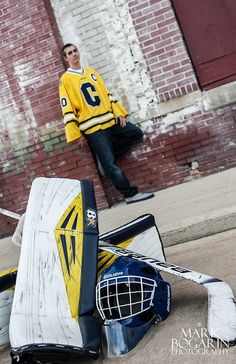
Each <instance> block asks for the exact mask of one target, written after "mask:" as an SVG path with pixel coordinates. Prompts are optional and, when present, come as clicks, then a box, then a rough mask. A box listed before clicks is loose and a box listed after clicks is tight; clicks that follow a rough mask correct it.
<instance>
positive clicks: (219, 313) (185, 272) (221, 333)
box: [0, 209, 236, 344]
mask: <svg viewBox="0 0 236 364" xmlns="http://www.w3.org/2000/svg"><path fill="white" fill-rule="evenodd" d="M0 213H2V214H4V215H7V216H10V217H12V218H15V219H17V220H19V219H20V217H21V216H20V215H19V214H16V213H14V212H11V211H8V210H5V209H0ZM99 249H100V250H103V251H106V252H109V253H112V254H115V255H118V256H126V257H130V258H133V259H136V260H141V261H143V262H146V263H147V264H149V265H150V266H152V267H154V268H155V269H158V270H161V271H164V272H166V273H169V274H173V275H176V276H178V277H181V278H185V279H189V280H191V281H194V282H196V283H199V284H201V285H202V286H204V287H205V288H206V289H207V291H208V331H209V335H210V336H211V337H212V338H218V339H220V340H222V341H223V342H225V343H229V342H230V344H235V343H236V304H235V298H234V294H233V291H232V289H231V287H230V286H229V285H228V284H227V283H225V282H223V281H221V280H220V279H218V278H214V277H211V276H208V275H205V274H202V273H198V272H195V271H191V270H190V269H187V268H184V267H180V266H177V265H174V264H171V263H168V262H162V261H160V260H157V259H153V258H149V257H147V256H145V255H141V254H138V253H135V252H132V251H130V250H127V249H122V248H119V247H118V246H115V245H112V244H109V243H106V242H103V241H99Z"/></svg>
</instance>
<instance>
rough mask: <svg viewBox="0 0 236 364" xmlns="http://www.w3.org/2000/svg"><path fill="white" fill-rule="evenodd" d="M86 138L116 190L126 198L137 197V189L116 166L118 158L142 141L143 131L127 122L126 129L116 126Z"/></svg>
mask: <svg viewBox="0 0 236 364" xmlns="http://www.w3.org/2000/svg"><path fill="white" fill-rule="evenodd" d="M85 137H86V139H87V141H88V144H89V146H90V148H91V149H92V151H93V152H94V153H95V154H96V156H97V157H98V159H99V161H100V163H101V165H102V167H103V169H104V171H105V174H106V175H107V177H108V178H109V179H110V180H111V182H112V183H113V185H114V186H115V188H116V189H117V190H118V191H120V192H121V193H122V195H123V196H124V197H125V198H127V197H131V196H134V195H136V193H137V192H138V189H137V187H135V186H131V185H130V182H129V180H128V178H127V177H126V175H125V174H124V172H123V171H122V170H121V169H120V167H119V166H118V165H117V164H116V158H117V157H119V156H121V155H123V154H124V153H127V152H128V151H129V150H130V149H131V148H132V147H133V146H134V145H135V144H137V143H138V142H140V141H141V139H142V137H143V132H142V130H141V129H139V128H138V127H137V126H136V125H134V124H132V123H129V122H127V124H126V126H125V127H124V128H122V127H121V126H120V125H119V124H116V125H114V126H112V127H111V128H108V129H105V130H98V131H96V132H95V133H92V134H86V135H85Z"/></svg>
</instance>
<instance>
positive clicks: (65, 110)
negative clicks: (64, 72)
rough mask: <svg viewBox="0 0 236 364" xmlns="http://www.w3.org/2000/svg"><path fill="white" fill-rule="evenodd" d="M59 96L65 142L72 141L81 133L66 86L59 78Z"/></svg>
mask: <svg viewBox="0 0 236 364" xmlns="http://www.w3.org/2000/svg"><path fill="white" fill-rule="evenodd" d="M59 96H60V104H61V110H62V114H63V116H64V125H65V134H66V141H67V143H73V142H75V141H76V140H77V139H79V138H80V137H81V135H82V133H81V131H80V129H79V123H78V119H77V116H76V115H75V111H74V108H73V106H72V103H71V101H70V98H69V95H68V92H67V90H66V86H65V84H64V82H63V80H61V82H60V86H59Z"/></svg>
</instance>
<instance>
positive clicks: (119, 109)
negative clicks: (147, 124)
mask: <svg viewBox="0 0 236 364" xmlns="http://www.w3.org/2000/svg"><path fill="white" fill-rule="evenodd" d="M95 72H96V71H95ZM96 77H97V78H98V80H99V82H100V84H102V85H103V87H104V89H105V91H106V93H107V95H108V97H109V100H110V103H111V109H112V113H113V115H114V117H115V119H116V118H118V117H119V116H127V115H128V112H127V111H126V110H125V108H124V107H123V106H122V105H121V104H120V102H119V101H117V100H116V99H115V97H114V96H113V95H112V94H111V93H110V92H109V91H108V89H107V87H106V85H105V83H104V81H103V79H102V77H101V76H100V75H99V74H98V73H97V72H96Z"/></svg>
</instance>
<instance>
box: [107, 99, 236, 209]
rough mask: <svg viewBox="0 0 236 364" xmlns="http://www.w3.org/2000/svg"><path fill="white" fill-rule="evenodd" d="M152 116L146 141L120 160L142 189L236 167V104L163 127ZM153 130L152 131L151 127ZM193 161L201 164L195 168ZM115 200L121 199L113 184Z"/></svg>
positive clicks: (181, 119)
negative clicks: (192, 166) (193, 167)
mask: <svg viewBox="0 0 236 364" xmlns="http://www.w3.org/2000/svg"><path fill="white" fill-rule="evenodd" d="M163 122H164V119H163V120H162V119H161V118H160V119H158V120H153V125H152V126H151V127H149V129H150V132H146V134H145V139H146V140H145V142H144V143H143V144H141V145H140V146H139V148H137V149H135V150H134V151H133V153H131V154H129V155H127V156H126V157H125V158H123V159H122V160H121V161H120V165H121V166H122V168H123V170H124V171H126V173H127V176H128V177H129V178H130V180H132V181H133V182H134V183H135V184H137V185H138V186H139V188H140V190H141V191H157V190H161V189H163V188H167V187H170V186H173V185H177V184H180V183H183V182H188V181H191V180H192V179H194V178H199V177H203V176H206V175H209V174H212V173H216V172H219V171H222V170H224V169H228V168H232V167H236V157H235V156H236V105H231V106H228V107H224V108H219V109H217V110H214V111H211V112H208V113H203V112H201V111H197V112H195V113H192V114H189V115H187V116H180V117H179V119H178V123H174V124H172V125H169V126H166V127H163ZM151 130H152V131H151ZM192 162H197V163H198V165H199V167H198V168H197V169H192V168H191V165H192ZM107 187H108V188H109V189H110V195H111V191H113V192H112V194H113V201H112V202H113V203H114V202H119V201H121V199H120V195H118V194H117V193H116V191H115V190H114V189H113V187H112V186H111V185H108V186H107Z"/></svg>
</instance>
